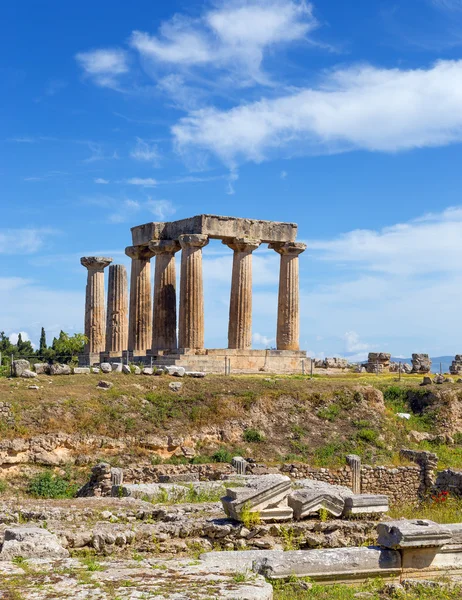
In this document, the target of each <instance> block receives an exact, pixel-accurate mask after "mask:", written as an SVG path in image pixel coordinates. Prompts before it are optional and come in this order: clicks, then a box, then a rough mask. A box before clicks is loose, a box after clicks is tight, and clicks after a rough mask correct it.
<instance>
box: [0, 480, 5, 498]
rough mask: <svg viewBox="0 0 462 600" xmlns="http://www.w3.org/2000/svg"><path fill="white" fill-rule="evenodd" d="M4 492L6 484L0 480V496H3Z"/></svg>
mask: <svg viewBox="0 0 462 600" xmlns="http://www.w3.org/2000/svg"><path fill="white" fill-rule="evenodd" d="M5 490H6V482H5V481H3V479H0V494H3V492H4V491H5Z"/></svg>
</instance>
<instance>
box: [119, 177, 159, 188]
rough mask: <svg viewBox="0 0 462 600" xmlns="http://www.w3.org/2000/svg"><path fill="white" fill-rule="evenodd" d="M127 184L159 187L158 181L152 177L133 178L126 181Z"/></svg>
mask: <svg viewBox="0 0 462 600" xmlns="http://www.w3.org/2000/svg"><path fill="white" fill-rule="evenodd" d="M125 183H128V184H129V185H140V186H142V187H155V186H156V185H157V181H156V180H155V179H153V178H152V177H144V178H143V177H131V178H130V179H126V180H125Z"/></svg>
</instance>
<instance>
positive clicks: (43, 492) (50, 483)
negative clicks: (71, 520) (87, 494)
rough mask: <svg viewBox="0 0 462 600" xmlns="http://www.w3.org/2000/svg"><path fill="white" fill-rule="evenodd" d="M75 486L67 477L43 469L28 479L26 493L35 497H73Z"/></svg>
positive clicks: (75, 490)
mask: <svg viewBox="0 0 462 600" xmlns="http://www.w3.org/2000/svg"><path fill="white" fill-rule="evenodd" d="M77 488H78V486H77V485H76V484H73V483H71V482H70V481H69V480H68V479H64V478H63V477H59V476H58V475H53V473H52V472H51V471H43V472H42V473H39V474H38V475H36V476H35V477H33V478H32V479H31V480H30V482H29V485H28V486H27V493H28V494H30V495H31V496H34V497H35V498H73V497H74V496H75V493H76V492H77Z"/></svg>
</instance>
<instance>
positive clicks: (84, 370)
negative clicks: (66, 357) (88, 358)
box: [74, 367, 91, 375]
mask: <svg viewBox="0 0 462 600" xmlns="http://www.w3.org/2000/svg"><path fill="white" fill-rule="evenodd" d="M90 373H91V371H90V367H74V375H89V374H90Z"/></svg>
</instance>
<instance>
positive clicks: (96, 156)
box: [78, 140, 119, 163]
mask: <svg viewBox="0 0 462 600" xmlns="http://www.w3.org/2000/svg"><path fill="white" fill-rule="evenodd" d="M78 143H83V144H86V145H87V146H88V149H89V150H90V152H91V154H90V156H88V157H87V158H84V159H83V162H84V163H92V162H97V161H99V160H117V159H118V158H119V155H118V154H117V151H115V150H114V151H113V152H112V153H109V154H106V152H105V150H104V145H103V144H101V143H99V142H93V141H91V140H89V141H85V142H78Z"/></svg>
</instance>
